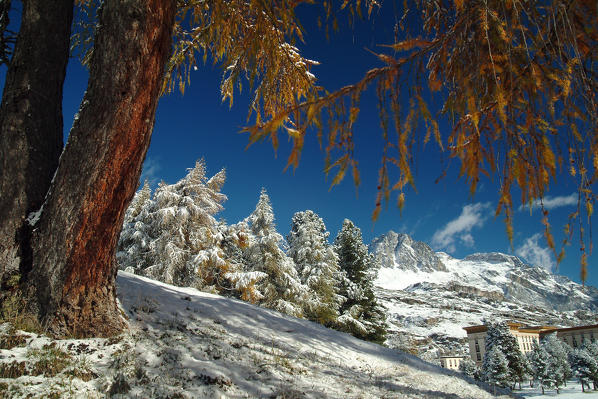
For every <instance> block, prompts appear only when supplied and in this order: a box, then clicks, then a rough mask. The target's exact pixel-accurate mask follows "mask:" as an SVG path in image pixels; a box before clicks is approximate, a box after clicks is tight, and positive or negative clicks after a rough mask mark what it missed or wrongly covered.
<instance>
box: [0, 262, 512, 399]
mask: <svg viewBox="0 0 598 399" xmlns="http://www.w3.org/2000/svg"><path fill="white" fill-rule="evenodd" d="M118 290H119V299H120V301H121V304H122V307H123V311H124V313H125V314H127V316H128V317H129V323H130V330H129V331H128V332H127V333H126V334H124V335H123V336H122V337H119V338H118V339H87V340H74V339H72V340H62V341H52V340H50V339H48V338H47V337H44V336H39V335H36V334H32V333H20V332H18V331H11V330H10V328H9V326H8V325H6V324H5V325H3V326H1V330H0V341H1V343H2V345H1V347H2V348H4V347H6V348H8V347H12V348H10V349H0V374H1V376H2V377H3V378H0V397H10V398H13V397H14V398H21V397H28V398H29V397H36V398H46V397H74V398H100V397H106V396H109V394H119V393H120V394H121V395H122V396H123V397H139V398H145V397H151V398H167V397H169V398H175V397H176V398H443V399H446V398H450V399H456V398H472V399H484V398H490V397H492V395H491V394H490V393H488V392H486V391H485V390H483V389H481V388H480V387H478V386H477V385H475V384H473V383H472V382H471V381H469V380H465V379H463V378H462V377H461V376H460V375H459V374H458V373H454V372H451V371H448V370H444V369H441V368H439V367H436V366H433V365H431V364H429V363H426V362H424V361H422V360H420V359H418V358H416V357H413V356H411V355H407V354H403V353H399V352H396V351H393V350H391V349H388V348H384V347H382V346H378V345H375V344H371V343H367V342H364V341H361V340H358V339H356V338H353V337H352V336H350V335H347V334H344V333H340V332H337V331H333V330H329V329H326V328H324V327H322V326H320V325H318V324H315V323H311V322H309V321H306V320H301V319H296V318H293V317H288V316H283V315H281V314H279V313H277V312H274V311H271V310H267V309H262V308H259V307H256V306H253V305H251V304H248V303H245V302H241V301H237V300H233V299H228V298H223V297H220V296H216V295H211V294H206V293H202V292H199V291H196V290H194V289H190V288H178V287H173V286H170V285H167V284H163V283H159V282H156V281H153V280H150V279H147V278H142V277H138V276H135V275H132V274H128V273H123V272H120V273H119V276H118ZM19 336H21V337H20V338H19ZM15 343H16V345H15ZM44 374H46V375H45V376H44ZM52 375H53V376H52ZM7 377H13V378H7ZM503 397H505V398H506V396H503Z"/></svg>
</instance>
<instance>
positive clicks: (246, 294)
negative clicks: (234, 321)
mask: <svg viewBox="0 0 598 399" xmlns="http://www.w3.org/2000/svg"><path fill="white" fill-rule="evenodd" d="M218 231H219V234H220V236H221V237H222V239H221V241H220V244H219V247H220V249H221V250H222V252H223V258H224V259H225V260H226V262H228V264H229V265H230V270H231V271H229V272H228V273H227V274H226V278H227V279H228V280H230V282H231V283H232V294H233V295H234V296H237V297H239V298H240V299H242V300H244V301H247V302H251V303H257V302H258V301H259V300H261V299H262V298H263V297H264V296H263V295H262V293H261V292H260V290H259V288H258V287H257V283H258V282H259V281H260V280H263V279H265V278H267V275H266V274H265V273H263V272H260V271H255V270H251V269H250V268H249V267H248V266H247V265H246V262H245V259H244V251H245V250H246V249H247V247H248V246H249V245H250V242H251V234H250V232H249V227H248V226H247V223H246V222H245V221H241V222H239V223H237V224H234V225H227V224H226V222H224V221H220V222H219V223H218ZM222 293H224V294H226V293H227V292H226V291H225V292H221V294H222Z"/></svg>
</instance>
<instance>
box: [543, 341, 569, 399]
mask: <svg viewBox="0 0 598 399" xmlns="http://www.w3.org/2000/svg"><path fill="white" fill-rule="evenodd" d="M565 345H567V344H565V343H564V342H563V341H561V340H560V339H558V338H557V336H556V334H549V335H547V336H546V337H544V339H543V340H542V348H543V349H544V350H545V351H546V353H548V356H549V358H550V364H551V367H550V368H551V369H552V371H553V373H554V385H555V387H556V390H557V393H558V392H559V388H560V386H561V385H565V384H566V382H567V379H568V378H570V377H571V376H572V373H571V366H570V365H569V360H568V358H567V357H568V351H567V349H566V347H565Z"/></svg>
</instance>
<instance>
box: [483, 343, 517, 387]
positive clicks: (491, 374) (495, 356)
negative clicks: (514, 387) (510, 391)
mask: <svg viewBox="0 0 598 399" xmlns="http://www.w3.org/2000/svg"><path fill="white" fill-rule="evenodd" d="M483 373H484V378H485V380H486V381H488V382H489V383H490V384H492V385H494V386H499V387H508V386H509V385H510V381H511V376H510V373H509V364H508V361H507V358H506V356H505V355H504V353H503V352H502V351H501V350H500V347H499V346H498V345H495V346H493V347H492V348H490V351H489V352H486V354H485V355H484V368H483Z"/></svg>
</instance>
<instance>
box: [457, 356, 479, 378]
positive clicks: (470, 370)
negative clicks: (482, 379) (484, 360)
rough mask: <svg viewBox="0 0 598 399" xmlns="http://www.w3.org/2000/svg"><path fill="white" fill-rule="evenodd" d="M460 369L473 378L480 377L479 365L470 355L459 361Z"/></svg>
mask: <svg viewBox="0 0 598 399" xmlns="http://www.w3.org/2000/svg"><path fill="white" fill-rule="evenodd" d="M459 371H460V372H462V373H463V374H465V375H466V376H468V377H471V378H473V379H477V378H478V377H479V370H478V367H477V366H476V364H475V362H474V361H473V360H471V357H469V356H468V357H465V358H464V359H463V360H461V363H459Z"/></svg>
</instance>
